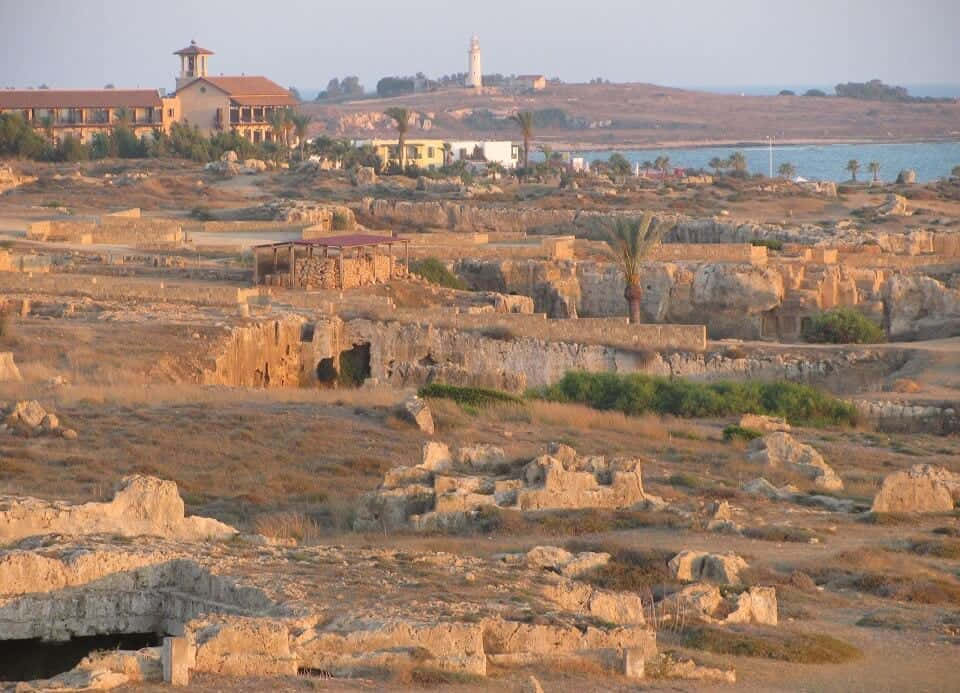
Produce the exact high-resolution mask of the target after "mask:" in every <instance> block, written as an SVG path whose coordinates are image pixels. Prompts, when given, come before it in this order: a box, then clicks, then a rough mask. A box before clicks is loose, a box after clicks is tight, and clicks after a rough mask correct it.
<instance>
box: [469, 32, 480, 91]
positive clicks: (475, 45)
mask: <svg viewBox="0 0 960 693" xmlns="http://www.w3.org/2000/svg"><path fill="white" fill-rule="evenodd" d="M467 55H468V61H467V84H466V86H467V87H469V88H472V89H477V90H480V89H483V67H482V65H481V62H480V39H478V38H477V36H476V34H474V36H473V38H471V39H470V51H469V52H468V54H467Z"/></svg>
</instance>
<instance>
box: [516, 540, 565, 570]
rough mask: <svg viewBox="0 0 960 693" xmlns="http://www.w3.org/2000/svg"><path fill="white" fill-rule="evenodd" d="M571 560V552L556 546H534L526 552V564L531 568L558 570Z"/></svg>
mask: <svg viewBox="0 0 960 693" xmlns="http://www.w3.org/2000/svg"><path fill="white" fill-rule="evenodd" d="M572 560H573V554H572V553H570V552H569V551H566V550H564V549H561V548H559V547H556V546H534V547H533V548H532V549H530V550H529V551H527V554H526V562H527V565H528V566H530V567H531V568H554V569H558V570H559V569H560V568H561V567H563V566H565V565H566V564H567V563H569V562H570V561H572Z"/></svg>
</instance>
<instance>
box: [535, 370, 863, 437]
mask: <svg viewBox="0 0 960 693" xmlns="http://www.w3.org/2000/svg"><path fill="white" fill-rule="evenodd" d="M531 394H532V396H535V397H540V398H543V399H547V400H550V401H554V402H578V403H581V404H586V405H588V406H590V407H593V408H594V409H615V410H618V411H622V412H623V413H625V414H628V415H636V414H642V413H645V412H655V413H658V414H672V415H674V416H681V417H685V418H695V417H720V416H733V415H740V414H766V415H768V416H782V417H783V418H785V419H787V420H788V421H789V422H790V423H793V424H811V425H824V424H853V423H855V422H856V419H857V412H856V409H855V408H854V407H853V405H851V404H847V403H845V402H842V401H840V400H838V399H836V398H835V397H832V396H830V395H828V394H825V393H823V392H821V391H820V390H817V389H815V388H813V387H811V386H809V385H802V384H799V383H791V382H786V381H775V382H757V381H749V382H729V381H720V382H715V383H695V382H690V381H688V380H683V379H682V378H660V377H654V376H649V375H643V374H641V373H630V374H627V375H618V374H616V373H587V372H585V371H568V372H567V373H566V375H564V376H563V378H561V379H560V381H559V382H557V383H556V384H555V385H552V386H550V387H547V388H544V389H542V390H539V391H535V392H533V393H531Z"/></svg>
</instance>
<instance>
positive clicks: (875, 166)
mask: <svg viewBox="0 0 960 693" xmlns="http://www.w3.org/2000/svg"><path fill="white" fill-rule="evenodd" d="M867 170H868V171H870V173H872V174H873V181H874V183H876V182H877V181H878V180H880V162H879V161H871V162H870V163H869V164H867Z"/></svg>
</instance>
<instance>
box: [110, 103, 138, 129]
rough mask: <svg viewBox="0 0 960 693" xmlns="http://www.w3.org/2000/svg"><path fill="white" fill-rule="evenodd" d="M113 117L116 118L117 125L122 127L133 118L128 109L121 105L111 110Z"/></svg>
mask: <svg viewBox="0 0 960 693" xmlns="http://www.w3.org/2000/svg"><path fill="white" fill-rule="evenodd" d="M113 118H114V120H116V122H117V125H120V126H122V127H126V126H128V125H129V124H130V121H131V120H133V117H132V115H131V113H130V111H129V110H128V109H126V108H123V107H122V106H121V107H120V108H118V109H116V110H115V111H114V112H113Z"/></svg>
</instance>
